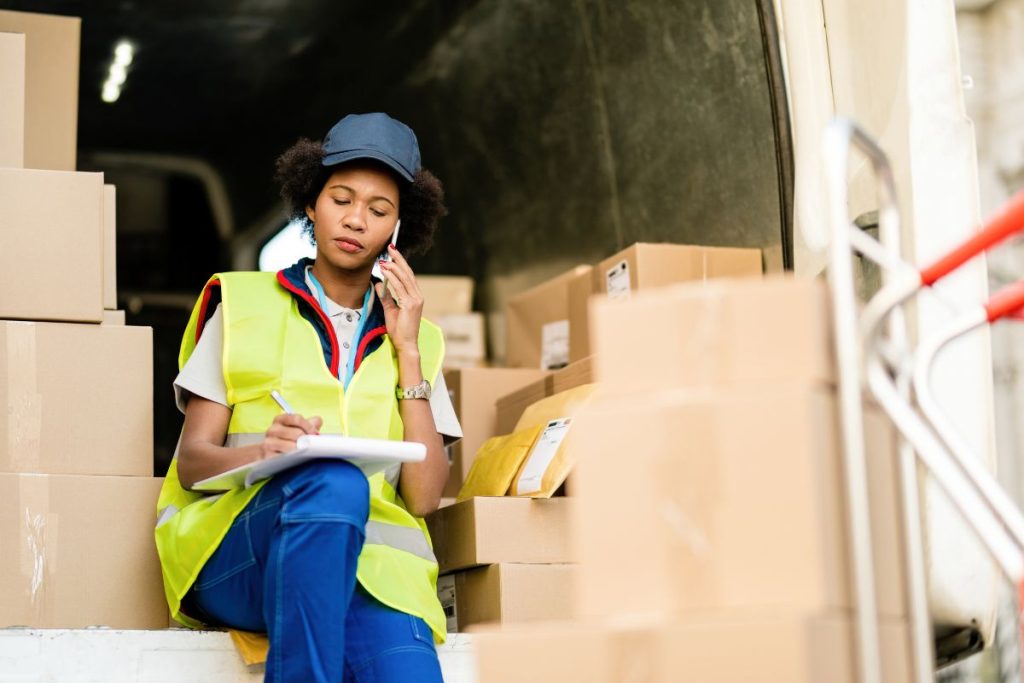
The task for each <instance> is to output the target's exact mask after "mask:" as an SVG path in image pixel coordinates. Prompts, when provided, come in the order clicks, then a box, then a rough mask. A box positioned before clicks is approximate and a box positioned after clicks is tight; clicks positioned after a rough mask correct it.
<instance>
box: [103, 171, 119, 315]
mask: <svg viewBox="0 0 1024 683" xmlns="http://www.w3.org/2000/svg"><path fill="white" fill-rule="evenodd" d="M103 308H105V309H106V310H108V311H113V310H116V309H117V188H115V187H114V186H113V185H104V186H103Z"/></svg>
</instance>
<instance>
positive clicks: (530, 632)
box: [472, 622, 773, 683]
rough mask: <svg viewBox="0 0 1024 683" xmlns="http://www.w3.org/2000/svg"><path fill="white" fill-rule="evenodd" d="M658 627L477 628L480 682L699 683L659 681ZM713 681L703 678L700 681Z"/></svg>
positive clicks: (542, 624)
mask: <svg viewBox="0 0 1024 683" xmlns="http://www.w3.org/2000/svg"><path fill="white" fill-rule="evenodd" d="M659 626H660V625H658V624H654V623H643V622H640V623H636V622H633V623H623V622H618V623H616V624H599V623H571V622H539V623H530V624H520V625H516V626H514V627H508V626H504V627H479V626H478V627H475V628H473V629H472V632H473V649H474V650H476V653H477V657H476V661H477V674H478V678H479V680H480V681H485V682H486V683H523V682H524V681H529V682H530V683H568V682H570V681H572V682H573V683H575V682H576V681H579V682H580V683H583V682H586V683H683V682H688V681H690V680H693V681H694V682H695V683H696V682H697V681H698V680H700V679H696V678H694V679H690V678H683V679H675V680H672V681H668V680H664V679H662V678H659V673H658V667H659V662H658V654H659V652H660V648H659V645H660V640H659V634H660V630H659ZM715 680H717V679H715V678H713V677H710V678H704V679H703V680H700V683H708V682H710V681H715ZM755 680H763V681H773V679H767V678H762V679H755Z"/></svg>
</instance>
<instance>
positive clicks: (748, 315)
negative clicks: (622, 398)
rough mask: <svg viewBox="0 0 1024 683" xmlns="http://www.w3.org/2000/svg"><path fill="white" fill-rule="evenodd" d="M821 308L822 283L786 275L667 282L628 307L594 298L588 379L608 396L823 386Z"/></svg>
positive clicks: (827, 361)
mask: <svg viewBox="0 0 1024 683" xmlns="http://www.w3.org/2000/svg"><path fill="white" fill-rule="evenodd" d="M828 311H829V309H828V305H827V298H826V291H825V284H824V283H823V282H820V281H817V280H801V279H796V278H792V277H772V278H766V279H764V280H735V281H720V282H709V283H706V284H702V285H699V284H690V285H675V286H673V287H666V288H664V289H659V290H654V291H647V292H638V293H637V294H635V295H634V296H632V297H631V298H630V299H629V300H628V301H610V300H607V299H601V298H595V299H594V300H593V301H592V302H591V326H592V329H591V336H592V338H593V339H594V350H595V375H596V377H597V380H598V381H599V382H601V383H602V385H604V387H605V389H606V390H607V391H609V392H616V393H648V392H652V391H661V390H664V389H667V388H680V387H716V386H717V387H721V386H727V385H741V384H757V383H767V384H771V383H776V382H789V381H808V382H831V381H833V378H834V376H835V374H834V372H835V371H834V367H835V363H834V361H833V347H832V342H831V338H832V335H831V326H830V320H829V315H828ZM652 324H656V326H657V334H653V333H652V332H651V330H652V327H651V325H652Z"/></svg>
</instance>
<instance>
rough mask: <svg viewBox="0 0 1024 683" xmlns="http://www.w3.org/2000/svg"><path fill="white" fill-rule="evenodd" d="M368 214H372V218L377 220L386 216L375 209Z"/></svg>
mask: <svg viewBox="0 0 1024 683" xmlns="http://www.w3.org/2000/svg"><path fill="white" fill-rule="evenodd" d="M370 213H372V214H373V215H374V216H376V217H377V218H383V217H384V216H386V215H387V214H385V213H384V212H383V211H379V210H377V209H371V210H370Z"/></svg>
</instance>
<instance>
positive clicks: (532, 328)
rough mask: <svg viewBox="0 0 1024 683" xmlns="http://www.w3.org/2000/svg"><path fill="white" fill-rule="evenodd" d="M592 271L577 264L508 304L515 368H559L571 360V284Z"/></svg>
mask: <svg viewBox="0 0 1024 683" xmlns="http://www.w3.org/2000/svg"><path fill="white" fill-rule="evenodd" d="M590 272H591V266H576V267H575V268H573V269H572V270H570V271H568V272H566V273H562V274H561V275H559V276H558V277H555V278H552V279H551V280H548V281H547V282H543V283H541V284H539V285H537V286H536V287H533V288H531V289H528V290H526V291H525V292H522V293H520V294H517V295H515V296H513V297H511V298H509V300H508V301H507V302H506V304H505V334H506V345H505V360H506V362H507V363H508V365H509V367H513V368H543V369H545V370H556V369H558V368H560V367H563V366H565V365H567V364H568V363H569V345H570V329H569V283H570V282H572V281H573V280H574V279H576V278H577V277H579V276H581V275H585V274H587V273H590Z"/></svg>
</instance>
